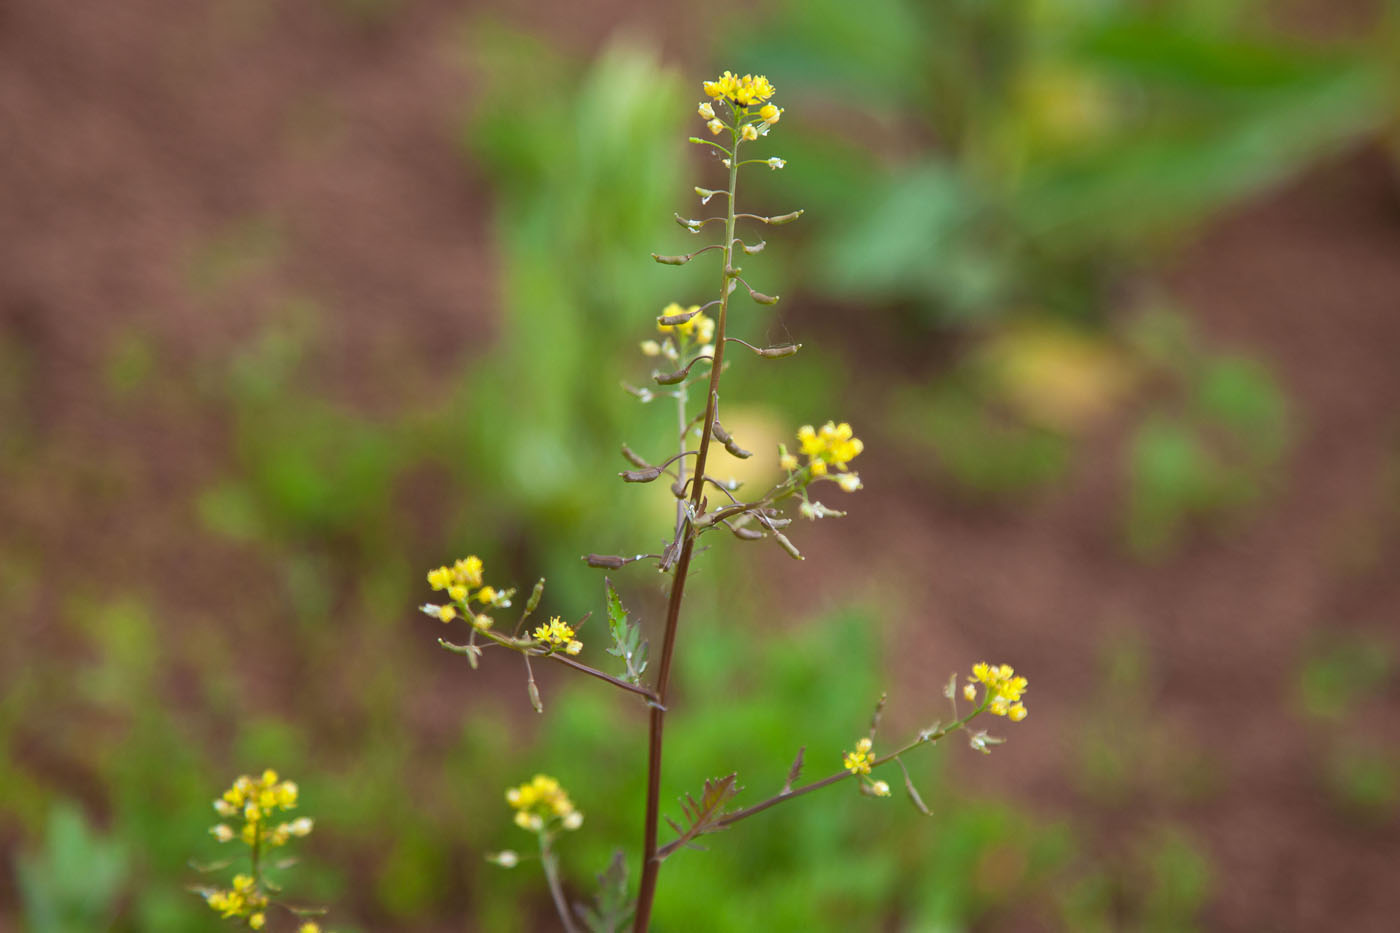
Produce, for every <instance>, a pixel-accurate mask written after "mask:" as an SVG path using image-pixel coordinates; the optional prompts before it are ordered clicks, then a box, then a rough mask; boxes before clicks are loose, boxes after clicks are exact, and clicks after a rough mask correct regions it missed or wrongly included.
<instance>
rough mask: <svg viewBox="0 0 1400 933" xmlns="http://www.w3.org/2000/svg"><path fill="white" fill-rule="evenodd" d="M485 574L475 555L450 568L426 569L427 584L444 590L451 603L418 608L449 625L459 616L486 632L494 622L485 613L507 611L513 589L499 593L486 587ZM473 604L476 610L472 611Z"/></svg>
mask: <svg viewBox="0 0 1400 933" xmlns="http://www.w3.org/2000/svg"><path fill="white" fill-rule="evenodd" d="M484 571H485V568H484V567H483V565H482V563H481V558H479V557H477V556H476V555H475V554H471V555H469V556H467V557H464V558H462V559H461V560H459V561H456V562H454V563H453V565H452V566H451V567H445V566H444V567H437V568H435V569H433V570H429V571H428V585H429V586H431V587H432V588H433V589H434V590H439V591H445V592H446V593H447V597H448V599H450V600H452V601H451V602H450V603H448V604H446V605H441V606H439V605H435V604H433V603H426V604H424V605H423V606H420V607H419V608H420V609H421V610H422V611H423V612H425V613H427V614H428V615H430V616H432V617H433V618H435V619H441V620H442V621H443V622H451V621H452V620H453V619H455V618H457V616H458V615H459V614H460V615H462V616H464V617H465V618H467V619H470V620H471V623H472V626H473V627H474V628H476V629H478V630H479V631H485V630H487V629H489V628H490V627H491V626H492V624H493V620H492V618H491V617H490V616H489V615H487V614H486V612H485V611H484V610H486V609H507V608H509V607H510V600H511V597H512V596H514V595H515V590H513V589H512V590H498V589H496V588H495V587H493V586H488V585H486V584H485V583H484V582H483V579H482V574H483V573H484ZM473 603H475V604H476V608H473V606H472V604H473Z"/></svg>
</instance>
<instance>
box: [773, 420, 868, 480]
mask: <svg viewBox="0 0 1400 933" xmlns="http://www.w3.org/2000/svg"><path fill="white" fill-rule="evenodd" d="M797 440H798V441H799V442H800V443H801V445H802V448H801V449H802V453H803V454H805V455H806V457H807V469H808V470H809V471H810V472H811V475H812V476H813V477H814V478H815V477H818V476H826V475H827V474H828V472H829V471H830V469H831V467H835V468H836V469H837V470H838V471H840V475H839V476H836V477H833V478H834V479H835V480H836V482H837V483H838V484H839V485H840V486H841V488H842V489H844V490H845V491H846V492H855V491H856V490H857V489H860V488H861V485H860V476H859V475H857V474H855V473H851V472H848V471H847V468H846V465H847V464H848V463H850V462H851V461H852V460H854V459H855V458H856V457H858V456H859V455H860V452H861V451H862V450H864V449H865V443H864V442H863V441H862V440H861V439H860V438H858V437H855V436H854V435H853V434H852V432H851V426H850V425H849V424H847V423H846V422H844V421H843V422H841V423H840V424H836V423H835V422H833V421H828V422H827V423H826V424H824V425H822V426H821V429H820V430H818V429H816V428H813V427H812V426H811V425H810V424H804V425H803V426H802V427H800V428H798V430H797ZM780 454H781V456H780V458H779V460H778V463H779V464H780V465H781V466H782V468H783V469H784V470H787V471H788V472H789V473H792V472H794V471H795V470H797V469H798V467H799V465H800V464H799V461H798V459H797V455H796V454H791V453H788V451H787V448H786V447H782V448H781V450H780Z"/></svg>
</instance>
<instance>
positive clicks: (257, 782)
mask: <svg viewBox="0 0 1400 933" xmlns="http://www.w3.org/2000/svg"><path fill="white" fill-rule="evenodd" d="M297 797H298V791H297V785H296V784H295V783H294V782H292V781H283V780H281V779H280V778H279V777H278V774H277V772H276V771H273V770H271V769H269V770H267V771H264V772H263V773H262V775H261V776H257V777H254V776H252V775H247V774H245V775H242V776H241V777H239V778H238V779H236V780H235V781H234V782H233V784H232V785H231V786H230V787H229V788H228V790H226V791H224V793H223V795H222V796H220V797H219V798H218V799H217V800H215V801H214V810H215V812H217V813H218V814H219V816H221V817H223V818H224V819H225V820H230V821H233V822H234V823H235V824H236V827H235V826H234V825H230V824H229V823H219V824H217V825H216V826H213V827H211V828H210V830H209V832H210V834H211V835H212V836H213V837H214V838H215V839H216V840H218V841H219V842H232V841H234V840H238V841H239V842H241V843H243V844H244V845H246V846H248V848H249V849H250V864H251V873H243V872H240V873H239V874H237V875H234V877H233V881H232V885H231V886H230V887H228V888H199V889H197V890H198V892H199V893H200V894H201V895H202V896H203V897H204V901H205V903H207V904H208V905H209V907H210V908H211V909H212V910H215V911H218V913H219V915H220V916H221V917H223V918H225V919H231V918H240V919H242V920H243V921H244V922H245V923H246V924H247V926H248V927H249V928H250V929H254V930H260V929H262V927H263V926H264V924H266V923H267V907H268V903H269V898H268V892H267V889H266V887H265V882H264V881H263V880H262V876H261V861H262V859H263V858H264V857H265V856H266V855H267V853H268V851H269V850H271V849H273V848H277V847H280V846H284V845H286V844H287V843H288V842H289V841H291V839H292V838H293V837H303V836H307V835H309V834H310V833H311V829H312V825H313V824H312V820H311V818H310V817H305V816H301V817H297V818H295V819H293V820H291V821H285V820H279V819H278V818H277V816H278V814H279V813H284V812H286V811H288V810H294V809H296V806H297ZM319 929H320V928H319V927H318V926H317V925H316V924H315V923H311V922H308V923H306V924H303V925H302V927H301V933H317V931H318V930H319Z"/></svg>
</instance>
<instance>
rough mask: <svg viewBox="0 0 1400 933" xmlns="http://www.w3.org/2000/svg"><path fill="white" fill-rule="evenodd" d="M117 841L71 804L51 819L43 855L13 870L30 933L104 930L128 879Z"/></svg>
mask: <svg viewBox="0 0 1400 933" xmlns="http://www.w3.org/2000/svg"><path fill="white" fill-rule="evenodd" d="M127 863H128V856H127V852H126V849H125V847H124V846H123V844H122V843H121V842H120V841H117V840H112V839H104V838H103V837H102V836H101V835H99V834H97V833H96V832H94V831H93V829H92V827H90V826H89V825H88V824H87V820H86V819H85V818H84V817H83V813H82V811H81V810H79V809H78V808H77V807H76V806H74V805H72V804H71V803H61V804H57V805H55V806H54V807H53V809H52V810H51V811H50V813H49V821H48V828H47V830H46V831H45V834H44V840H43V849H42V850H41V851H39V852H38V853H35V854H33V855H29V856H21V857H20V859H19V860H18V862H17V864H16V870H17V872H18V875H19V886H20V897H21V898H22V900H23V903H24V922H25V925H26V927H27V928H28V929H29V930H31V931H33V933H87V931H89V930H98V929H103V928H105V927H107V926H108V925H109V924H110V922H111V918H112V915H113V914H114V913H115V909H116V899H117V897H118V895H119V894H120V892H121V888H122V885H123V884H124V883H125V881H126V878H127Z"/></svg>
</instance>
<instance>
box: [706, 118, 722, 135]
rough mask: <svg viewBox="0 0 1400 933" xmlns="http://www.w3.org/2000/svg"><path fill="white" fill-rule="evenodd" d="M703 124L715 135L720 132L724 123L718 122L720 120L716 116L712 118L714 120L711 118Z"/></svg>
mask: <svg viewBox="0 0 1400 933" xmlns="http://www.w3.org/2000/svg"><path fill="white" fill-rule="evenodd" d="M705 125H706V126H707V127H709V128H710V132H711V133H713V134H715V135H716V136H718V135H719V134H720V132H721V131H722V130H723V129H724V124H723V123H722V122H720V120H719V119H718V118H716V119H714V120H711V121H710V122H709V123H706V124H705Z"/></svg>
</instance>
